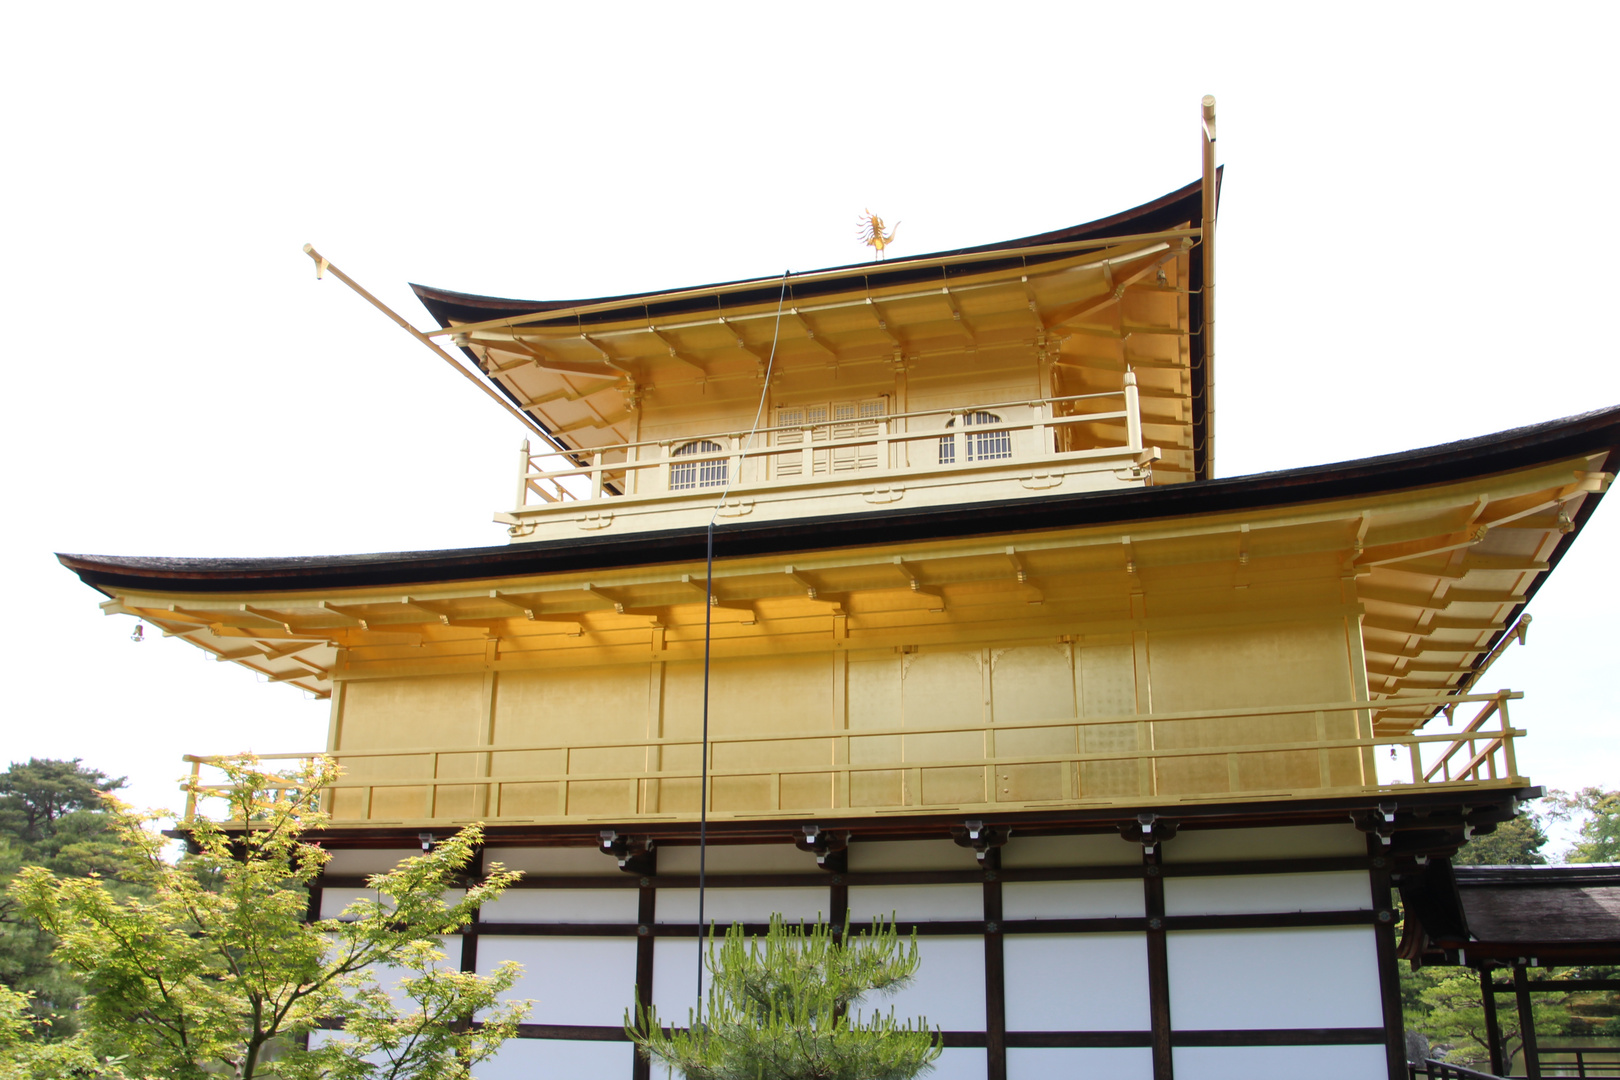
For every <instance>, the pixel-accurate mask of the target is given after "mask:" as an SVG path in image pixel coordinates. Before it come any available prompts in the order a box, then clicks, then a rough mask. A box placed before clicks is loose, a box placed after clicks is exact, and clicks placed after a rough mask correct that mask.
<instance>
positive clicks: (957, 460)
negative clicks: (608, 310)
mask: <svg viewBox="0 0 1620 1080" xmlns="http://www.w3.org/2000/svg"><path fill="white" fill-rule="evenodd" d="M1109 405H1112V407H1108V406H1109ZM1093 407H1098V408H1099V411H1096V412H1084V411H1076V410H1081V409H1087V408H1093ZM985 413H988V414H991V415H993V416H996V417H997V419H996V420H995V421H994V422H993V423H990V424H985V425H983V426H969V420H970V418H972V417H975V416H976V415H978V414H985ZM1017 413H1023V414H1024V416H1023V418H1019V417H1018V416H1016V415H1009V414H1017ZM1097 423H1106V424H1110V425H1112V426H1114V427H1116V428H1118V429H1120V430H1122V431H1123V438H1121V439H1116V440H1113V441H1108V440H1102V439H1096V438H1092V439H1087V440H1085V441H1086V442H1088V443H1090V444H1092V445H1087V446H1085V447H1082V448H1080V449H1068V450H1060V449H1058V447H1059V446H1060V445H1061V444H1062V441H1063V439H1062V434H1061V433H1064V432H1065V431H1067V430H1068V429H1071V428H1075V427H1076V426H1078V425H1084V424H1097ZM860 429H866V430H860ZM987 434H996V435H998V436H1000V435H1004V436H1005V438H1004V440H1000V441H999V444H998V445H1004V446H1005V449H1006V452H1005V453H996V454H993V455H990V454H976V453H975V452H974V449H973V446H972V445H970V444H971V443H972V442H973V441H974V440H978V441H979V445H981V446H982V445H983V444H984V436H986V435H987ZM1071 441H1078V440H1071ZM703 444H712V445H714V446H715V447H717V449H715V450H712V451H710V450H706V449H705V450H691V449H689V448H691V447H694V446H702V445H703ZM913 447H918V448H920V451H921V452H920V453H918V452H916V451H914V450H913V449H912V448H913ZM683 448H686V449H687V452H685V453H677V451H680V450H682V449H683ZM1143 449H1144V447H1143V445H1142V420H1141V403H1140V398H1139V391H1138V390H1137V386H1136V379H1135V377H1134V376H1133V375H1132V374H1131V373H1129V372H1127V373H1126V377H1125V387H1124V389H1123V390H1121V391H1115V392H1109V393H1101V394H1071V395H1066V396H1062V397H1049V398H1038V399H1023V400H1017V401H1000V402H975V403H973V404H971V405H969V406H963V407H953V408H949V409H923V410H918V411H913V412H901V413H883V414H881V415H868V416H856V417H850V418H834V417H828V418H826V419H824V420H822V421H820V422H816V423H806V424H783V425H777V426H772V427H762V428H760V429H758V430H757V431H755V432H753V437H752V439H750V438H749V432H746V431H721V432H711V433H707V434H687V435H682V436H681V437H679V438H668V439H649V440H644V441H641V442H634V443H617V444H614V445H610V446H596V447H590V448H588V449H585V450H581V451H580V452H579V453H578V455H577V456H578V457H581V458H588V459H589V464H583V465H574V466H570V467H566V468H561V469H546V468H537V467H536V466H537V463H538V462H539V461H541V460H545V459H549V460H553V461H554V460H556V454H555V453H549V454H532V453H531V452H530V450H529V444H528V443H527V442H525V443H524V444H523V448H522V449H521V450H520V451H519V456H518V464H519V475H518V487H517V503H516V507H517V509H520V510H521V509H522V508H524V507H526V506H528V505H529V499H530V497H531V496H533V497H535V498H538V499H540V500H541V501H543V502H549V503H555V502H564V501H581V500H586V499H602V498H612V497H615V496H618V495H621V494H624V493H625V492H634V493H635V494H639V495H656V494H661V493H665V492H669V491H671V490H673V489H672V487H671V485H670V476H671V470H672V469H673V468H675V467H676V466H693V467H694V468H697V469H701V468H703V466H704V465H705V464H707V465H708V466H709V474H710V476H711V477H721V478H723V479H722V480H721V482H719V483H703V484H701V485H698V487H699V488H700V489H701V488H710V489H718V488H720V487H723V486H725V481H726V480H729V481H731V483H733V484H736V485H740V484H758V483H774V482H780V481H784V480H814V479H816V478H818V477H819V478H823V479H831V478H837V477H838V476H840V475H844V471H843V470H842V469H840V468H834V467H833V466H832V465H830V464H829V465H826V466H825V467H822V466H819V465H818V463H817V462H816V460H815V457H816V455H823V456H824V460H826V461H829V462H830V461H831V460H832V459H833V458H834V457H835V456H842V457H843V458H844V459H845V460H847V461H860V462H861V464H860V466H859V468H858V469H857V468H855V467H853V466H852V467H850V469H849V474H853V473H855V472H862V473H866V472H870V473H872V474H874V475H876V474H881V473H885V472H893V471H903V470H913V469H940V468H946V469H951V468H963V469H965V468H973V467H975V466H983V465H985V464H990V463H995V462H997V461H1003V462H1004V461H1019V462H1028V461H1042V460H1052V461H1083V460H1085V459H1088V458H1119V457H1131V456H1133V455H1138V454H1140V453H1142V451H1143ZM722 466H723V467H722ZM784 466H787V467H784Z"/></svg>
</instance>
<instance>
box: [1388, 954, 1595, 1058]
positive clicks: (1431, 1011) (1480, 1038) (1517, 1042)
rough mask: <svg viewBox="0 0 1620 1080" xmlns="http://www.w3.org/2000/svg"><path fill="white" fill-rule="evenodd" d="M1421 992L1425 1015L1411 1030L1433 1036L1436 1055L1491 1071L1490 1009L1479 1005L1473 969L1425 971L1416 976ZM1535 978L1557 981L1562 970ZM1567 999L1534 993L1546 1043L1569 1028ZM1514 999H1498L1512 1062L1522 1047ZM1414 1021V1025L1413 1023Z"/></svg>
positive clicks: (1506, 1048) (1538, 1030)
mask: <svg viewBox="0 0 1620 1080" xmlns="http://www.w3.org/2000/svg"><path fill="white" fill-rule="evenodd" d="M1412 974H1413V975H1415V976H1418V977H1419V978H1418V979H1417V980H1415V981H1416V982H1417V983H1418V984H1419V986H1420V987H1421V989H1420V990H1419V996H1420V997H1421V999H1422V1002H1423V1004H1424V1006H1425V1010H1424V1011H1423V1012H1422V1013H1421V1014H1420V1015H1419V1016H1417V1017H1415V1018H1413V1021H1409V1022H1411V1023H1412V1027H1413V1029H1414V1030H1417V1031H1421V1032H1422V1033H1423V1034H1425V1035H1427V1036H1429V1039H1430V1040H1431V1043H1432V1045H1433V1046H1434V1049H1435V1056H1436V1057H1440V1056H1441V1055H1442V1054H1443V1055H1444V1057H1443V1060H1446V1061H1450V1062H1454V1063H1456V1064H1459V1065H1468V1066H1471V1067H1473V1068H1476V1069H1482V1070H1488V1069H1489V1068H1490V1060H1491V1056H1490V1044H1489V1042H1488V1041H1487V1040H1486V1035H1485V1006H1484V1003H1483V1002H1482V1001H1481V1000H1480V993H1479V976H1478V974H1477V973H1476V972H1474V971H1473V970H1472V969H1470V968H1462V967H1425V968H1422V969H1421V970H1419V971H1417V972H1413V973H1412ZM1532 977H1533V978H1535V979H1542V978H1556V977H1558V972H1557V969H1545V970H1539V969H1538V970H1537V971H1536V972H1535V974H1534V975H1533V976H1532ZM1568 997H1569V995H1568V994H1557V993H1547V994H1533V995H1531V998H1530V1007H1531V1010H1532V1012H1533V1013H1534V1016H1535V1023H1536V1034H1537V1036H1538V1037H1540V1038H1542V1039H1546V1038H1547V1036H1549V1035H1557V1034H1562V1033H1563V1032H1564V1030H1565V1029H1566V1027H1567V1026H1568V1024H1569V1009H1568V1005H1567V999H1568ZM1512 1002H1513V999H1512V997H1510V996H1509V997H1503V996H1501V995H1498V998H1497V1009H1496V1019H1497V1023H1498V1025H1500V1027H1501V1031H1502V1043H1503V1046H1504V1055H1505V1060H1506V1061H1507V1062H1509V1064H1510V1069H1509V1071H1511V1063H1512V1060H1513V1057H1514V1055H1515V1054H1517V1053H1518V1052H1519V1049H1520V1048H1521V1047H1522V1045H1523V1039H1522V1038H1521V1035H1520V1031H1519V1013H1518V1010H1517V1009H1516V1008H1515V1007H1514V1006H1513V1004H1512ZM1414 1021H1415V1022H1414Z"/></svg>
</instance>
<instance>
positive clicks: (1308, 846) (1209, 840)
mask: <svg viewBox="0 0 1620 1080" xmlns="http://www.w3.org/2000/svg"><path fill="white" fill-rule="evenodd" d="M1365 854H1367V837H1366V834H1365V833H1363V832H1361V831H1359V830H1358V829H1357V828H1356V827H1355V826H1354V825H1352V824H1350V823H1349V822H1348V821H1346V822H1345V823H1344V824H1343V825H1281V826H1277V827H1275V828H1269V829H1208V830H1205V829H1184V830H1182V832H1181V833H1180V834H1179V835H1177V837H1176V838H1175V839H1174V840H1171V841H1170V842H1169V843H1167V844H1165V845H1164V861H1165V862H1167V863H1190V862H1225V861H1229V860H1232V861H1235V860H1239V859H1316V858H1332V857H1337V856H1352V857H1354V856H1359V855H1365Z"/></svg>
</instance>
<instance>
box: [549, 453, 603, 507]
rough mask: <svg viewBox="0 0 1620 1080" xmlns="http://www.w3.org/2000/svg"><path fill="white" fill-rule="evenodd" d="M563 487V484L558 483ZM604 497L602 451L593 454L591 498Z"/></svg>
mask: <svg viewBox="0 0 1620 1080" xmlns="http://www.w3.org/2000/svg"><path fill="white" fill-rule="evenodd" d="M558 486H559V487H561V485H560V484H559V485H558ZM601 497H602V451H600V450H598V451H597V452H596V453H594V454H592V455H591V498H593V499H600V498H601Z"/></svg>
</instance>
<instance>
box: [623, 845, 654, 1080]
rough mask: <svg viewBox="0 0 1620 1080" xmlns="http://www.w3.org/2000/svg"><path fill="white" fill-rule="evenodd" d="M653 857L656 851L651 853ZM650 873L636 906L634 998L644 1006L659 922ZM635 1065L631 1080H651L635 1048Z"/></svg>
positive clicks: (650, 986) (649, 1064)
mask: <svg viewBox="0 0 1620 1080" xmlns="http://www.w3.org/2000/svg"><path fill="white" fill-rule="evenodd" d="M652 857H653V859H654V860H655V862H654V864H653V865H654V867H655V868H656V866H657V863H656V860H657V858H658V852H657V850H656V849H655V850H654V851H653V853H652ZM654 880H655V879H654V878H653V876H652V874H651V873H649V874H647V875H646V876H644V877H643V878H642V879H641V886H640V889H639V892H638V902H637V905H636V998H637V1000H638V1001H639V1002H640V1004H641V1006H642V1007H643V1008H645V1007H646V1006H648V1005H651V1004H652V996H653V943H654V942H655V941H656V940H657V935H656V934H655V933H654V931H656V930H657V927H658V923H657V918H658V888H657V886H656V885H654V884H653V882H654ZM633 1055H634V1057H635V1064H634V1065H632V1066H631V1070H632V1071H631V1073H630V1076H631V1080H651V1077H652V1062H650V1061H648V1060H647V1059H646V1058H644V1057H642V1056H641V1050H640V1049H639V1048H638V1049H636V1050H635V1051H634V1052H633Z"/></svg>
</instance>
